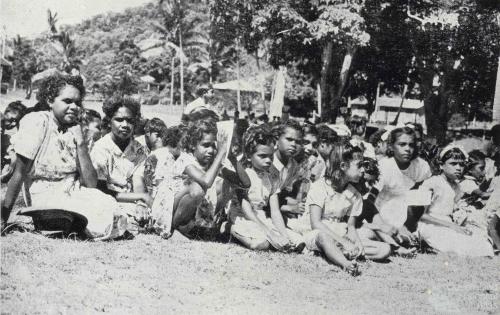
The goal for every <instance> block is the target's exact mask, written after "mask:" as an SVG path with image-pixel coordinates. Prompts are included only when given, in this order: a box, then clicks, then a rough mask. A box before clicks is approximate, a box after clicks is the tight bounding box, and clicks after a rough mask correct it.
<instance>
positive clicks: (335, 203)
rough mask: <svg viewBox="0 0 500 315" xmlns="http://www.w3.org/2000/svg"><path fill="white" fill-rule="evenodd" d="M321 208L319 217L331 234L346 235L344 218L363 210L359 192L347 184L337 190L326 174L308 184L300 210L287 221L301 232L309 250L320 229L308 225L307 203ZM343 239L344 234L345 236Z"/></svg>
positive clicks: (308, 206)
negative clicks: (304, 202) (298, 214)
mask: <svg viewBox="0 0 500 315" xmlns="http://www.w3.org/2000/svg"><path fill="white" fill-rule="evenodd" d="M312 205H315V206H318V207H320V208H322V209H323V216H322V218H321V221H322V222H323V223H324V224H325V225H326V226H327V227H328V228H329V229H330V230H331V231H333V232H334V233H335V234H337V235H338V236H340V237H344V238H346V236H347V221H348V219H349V217H350V216H355V217H356V216H360V215H361V213H362V211H363V196H362V195H361V194H360V193H359V192H358V191H357V190H356V188H354V187H353V186H352V185H351V184H349V185H347V187H346V189H345V190H344V191H343V192H342V193H339V192H337V191H335V190H334V189H333V187H332V185H331V184H330V182H329V180H327V179H326V178H324V177H323V178H321V179H319V180H317V181H315V182H314V183H313V184H312V185H311V189H310V190H309V193H308V194H307V199H306V205H305V211H304V214H303V215H302V216H301V217H299V218H298V219H296V220H290V222H289V223H288V225H289V226H290V227H291V228H292V229H293V230H295V231H298V232H300V233H302V234H303V235H304V239H305V243H306V246H307V248H308V249H309V250H318V248H317V245H316V238H317V236H318V234H319V233H320V230H317V229H313V228H312V226H311V209H310V208H311V206H312ZM346 239H347V238H346Z"/></svg>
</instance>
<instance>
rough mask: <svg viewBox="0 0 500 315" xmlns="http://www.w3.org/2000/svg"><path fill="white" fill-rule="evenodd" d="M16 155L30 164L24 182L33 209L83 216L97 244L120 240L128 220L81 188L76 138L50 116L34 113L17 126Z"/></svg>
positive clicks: (99, 195) (101, 197) (103, 198)
mask: <svg viewBox="0 0 500 315" xmlns="http://www.w3.org/2000/svg"><path fill="white" fill-rule="evenodd" d="M14 149H15V151H16V153H17V154H19V155H22V156H24V157H26V158H28V159H30V160H32V161H33V166H32V167H31V169H30V170H29V172H28V174H27V179H26V181H25V183H26V186H27V188H28V191H29V193H30V196H31V206H32V208H34V209H61V210H67V211H71V212H76V213H78V214H81V215H83V216H85V217H86V218H87V220H88V224H87V226H86V229H85V234H86V235H87V236H88V237H90V238H93V239H96V240H106V239H113V238H116V237H120V236H122V235H123V234H124V233H125V232H126V231H127V229H128V221H127V217H126V216H124V215H122V214H121V213H120V211H119V206H118V203H117V202H116V200H115V199H114V198H112V197H110V196H108V195H106V194H104V193H102V192H101V191H99V190H97V189H93V188H86V187H83V186H81V185H80V182H79V178H78V177H79V174H78V168H77V152H76V144H75V136H74V134H73V132H72V129H69V130H67V131H64V130H62V129H61V128H60V125H59V122H58V121H57V119H56V118H55V116H54V115H53V113H52V112H35V113H30V114H28V115H26V116H25V117H24V118H23V119H22V120H21V122H20V128H19V133H18V134H17V136H16V140H15V142H14Z"/></svg>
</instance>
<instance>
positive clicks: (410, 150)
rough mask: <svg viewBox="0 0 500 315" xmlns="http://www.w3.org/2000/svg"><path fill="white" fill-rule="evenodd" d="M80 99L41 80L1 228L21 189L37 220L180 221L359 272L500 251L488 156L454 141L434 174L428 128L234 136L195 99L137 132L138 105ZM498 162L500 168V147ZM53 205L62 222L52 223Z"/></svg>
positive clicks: (161, 229) (143, 227)
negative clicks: (433, 253) (419, 250)
mask: <svg viewBox="0 0 500 315" xmlns="http://www.w3.org/2000/svg"><path fill="white" fill-rule="evenodd" d="M84 94H85V89H84V87H83V84H82V81H81V79H80V78H78V77H71V76H62V75H55V76H52V77H49V78H47V79H46V80H45V81H44V82H43V83H42V85H41V87H40V91H39V93H38V100H39V104H38V105H37V108H38V110H37V111H34V112H31V113H29V114H27V115H26V116H25V117H24V118H23V119H22V120H21V121H20V124H19V130H18V131H17V133H16V135H15V136H13V137H12V138H13V139H12V141H11V142H12V148H11V150H12V152H15V154H14V157H15V158H14V159H15V165H14V166H13V167H12V171H10V174H9V178H10V180H9V184H8V189H7V192H6V195H5V198H4V199H3V200H2V232H5V230H6V229H7V228H8V223H7V222H8V219H9V217H10V213H11V211H12V208H13V206H14V203H15V201H16V198H17V196H18V194H19V191H20V190H21V189H22V188H23V187H24V188H25V190H26V198H25V199H26V204H27V206H28V207H26V208H22V209H21V210H20V211H19V214H23V215H29V216H32V217H33V221H34V224H35V228H39V229H48V230H50V229H63V230H64V231H66V232H68V233H69V232H77V233H78V234H79V236H81V237H85V238H89V239H94V240H109V239H119V238H132V237H133V236H134V235H135V234H137V233H139V232H141V231H142V232H145V233H156V234H159V235H161V236H162V237H163V238H165V239H168V238H169V237H170V236H171V235H172V233H174V231H176V230H177V231H179V232H180V233H182V234H183V235H185V236H187V237H189V238H191V239H202V240H217V241H221V240H228V239H232V240H234V241H236V242H238V243H240V244H241V245H243V246H245V247H247V248H249V249H253V250H266V249H272V250H277V251H284V252H297V253H298V252H302V251H304V250H308V251H312V252H317V253H321V254H322V255H323V256H324V257H325V258H326V259H327V260H328V261H329V262H332V263H334V264H336V265H338V266H340V267H341V268H342V269H344V270H346V271H347V272H348V273H350V274H352V275H358V274H359V269H358V265H357V261H359V260H360V259H362V258H365V259H370V260H374V261H383V260H386V259H387V258H388V257H389V256H390V255H399V256H403V257H413V256H414V255H415V254H416V246H417V245H418V241H420V242H425V243H426V244H427V245H428V246H430V247H432V248H434V249H435V250H437V251H442V252H453V253H456V254H461V255H469V256H492V255H493V244H495V246H496V247H497V248H499V247H498V246H499V245H500V244H499V242H498V240H499V237H498V221H499V220H498V208H499V204H500V202H499V201H498V200H497V199H498V198H496V199H495V198H493V196H494V195H495V193H493V191H494V189H496V186H498V185H500V179H499V174H498V172H496V173H494V174H493V175H494V176H493V178H486V176H485V173H486V172H485V167H486V164H487V163H490V164H491V161H490V162H488V160H489V157H486V156H485V155H484V154H482V153H481V152H480V151H472V152H470V153H467V152H465V151H464V150H463V149H461V148H460V147H459V146H456V145H453V144H450V145H448V146H446V147H444V148H442V149H441V150H440V153H439V154H438V155H436V156H435V157H433V159H434V160H435V161H437V165H439V166H438V168H439V169H438V170H435V175H433V172H432V170H431V167H430V165H429V162H430V161H426V159H425V158H428V155H424V154H422V151H423V148H422V147H423V143H422V136H423V132H422V130H421V129H420V128H419V127H418V126H404V127H399V128H395V129H393V130H391V131H384V130H382V131H379V132H376V133H375V134H374V135H373V136H372V137H371V139H370V140H371V141H370V142H368V141H366V140H365V139H364V136H365V131H366V121H365V120H363V119H360V118H359V117H353V119H351V120H349V121H348V122H347V124H348V126H349V127H350V131H351V135H352V136H350V135H338V134H337V133H336V132H335V131H334V128H332V126H329V125H326V124H319V125H317V126H314V125H301V124H299V123H297V122H295V121H293V120H287V121H283V122H279V121H278V122H272V123H266V122H259V124H251V125H250V126H248V123H247V122H245V121H243V125H245V123H246V126H245V127H243V128H242V127H241V124H242V120H238V121H236V126H235V128H234V134H233V136H232V137H231V138H230V137H229V136H228V133H226V132H223V130H221V129H218V127H217V121H218V116H217V115H216V114H215V113H214V112H213V111H211V110H209V109H206V108H201V109H196V108H195V109H193V111H192V112H191V113H189V114H188V115H185V116H184V117H183V121H182V122H181V123H180V124H179V125H177V126H172V127H168V128H167V126H166V125H165V123H164V122H163V121H162V120H160V119H158V118H153V119H151V120H148V121H147V122H146V124H145V126H144V137H143V140H142V141H141V138H140V137H136V136H137V130H138V126H139V124H140V121H141V112H140V105H139V103H138V102H137V101H135V100H133V99H130V98H123V97H116V98H110V99H108V100H106V101H105V102H104V105H103V112H104V115H105V116H104V117H103V119H102V121H101V117H100V115H99V114H98V113H97V112H95V111H91V110H83V109H82V99H83V97H84ZM247 126H248V128H247ZM499 138H500V137H499ZM495 141H498V140H495V139H494V142H495ZM141 142H142V143H141ZM495 143H496V142H495ZM496 145H497V146H498V143H496ZM421 156H422V157H421ZM423 157H425V158H423ZM492 157H494V159H493V160H494V162H495V163H496V164H494V165H495V166H496V167H497V168H498V167H499V166H500V159H499V157H500V153H498V152H496V153H495V154H493V155H492ZM2 161H3V152H2ZM2 165H4V164H3V162H2ZM490 197H491V198H490ZM55 213H56V214H57V215H58V218H61V217H63V218H65V220H62V221H61V220H59V221H57V222H58V223H57V224H55V223H54V220H51V218H53V217H54V216H55ZM61 222H64V226H61ZM55 225H57V226H55Z"/></svg>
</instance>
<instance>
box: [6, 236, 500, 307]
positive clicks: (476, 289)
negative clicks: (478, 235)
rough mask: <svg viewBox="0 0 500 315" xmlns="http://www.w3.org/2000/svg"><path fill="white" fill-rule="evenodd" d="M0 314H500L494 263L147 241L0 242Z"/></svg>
mask: <svg viewBox="0 0 500 315" xmlns="http://www.w3.org/2000/svg"><path fill="white" fill-rule="evenodd" d="M1 241H2V251H1V257H2V266H1V287H0V292H1V304H2V307H1V308H2V314H3V313H7V314H9V313H11V314H20V313H37V312H40V313H51V314H52V313H64V314H65V313H94V312H109V313H122V314H144V313H151V314H160V313H172V312H175V313H181V314H187V313H201V312H203V313H207V314H212V313H222V314H234V313H238V314H241V313H243V314H256V313H260V314H303V313H307V314H444V313H449V314H499V313H500V308H499V305H498V303H499V301H500V292H499V280H500V279H499V269H498V267H499V265H500V264H499V263H500V259H499V258H498V257H495V258H493V259H486V258H477V259H472V258H460V257H456V256H451V255H450V256H449V255H419V256H418V257H417V258H416V259H413V260H405V259H402V258H397V257H395V258H391V262H390V263H387V264H380V263H373V262H365V263H362V264H361V266H362V271H363V275H362V276H360V277H358V278H352V277H350V276H349V275H347V274H345V273H343V272H341V271H339V270H338V268H336V267H335V266H332V265H329V264H328V263H327V262H325V261H324V260H323V259H322V258H321V257H316V256H313V255H309V254H305V255H304V254H302V255H296V254H293V255H292V254H288V255H287V254H281V253H272V252H254V251H250V250H247V249H244V248H243V247H241V246H239V245H237V244H218V243H208V242H197V241H189V240H187V239H185V238H183V237H182V236H181V235H179V234H175V236H174V237H173V239H170V240H168V241H164V240H161V239H160V238H158V237H155V236H150V235H140V236H139V237H137V238H136V239H135V240H131V241H119V242H109V243H92V242H81V241H72V240H55V239H48V238H46V237H44V236H42V235H37V234H32V233H19V232H15V233H14V234H10V235H8V236H7V237H3V238H2V240H1Z"/></svg>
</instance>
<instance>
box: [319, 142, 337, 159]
mask: <svg viewBox="0 0 500 315" xmlns="http://www.w3.org/2000/svg"><path fill="white" fill-rule="evenodd" d="M332 149H333V145H332V144H330V143H326V142H320V143H319V146H318V153H319V154H320V155H321V156H322V157H323V158H324V159H327V158H328V157H329V156H330V153H332Z"/></svg>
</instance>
